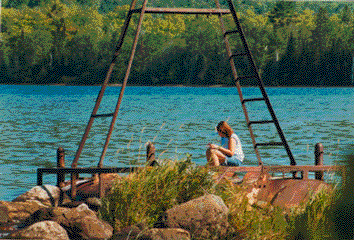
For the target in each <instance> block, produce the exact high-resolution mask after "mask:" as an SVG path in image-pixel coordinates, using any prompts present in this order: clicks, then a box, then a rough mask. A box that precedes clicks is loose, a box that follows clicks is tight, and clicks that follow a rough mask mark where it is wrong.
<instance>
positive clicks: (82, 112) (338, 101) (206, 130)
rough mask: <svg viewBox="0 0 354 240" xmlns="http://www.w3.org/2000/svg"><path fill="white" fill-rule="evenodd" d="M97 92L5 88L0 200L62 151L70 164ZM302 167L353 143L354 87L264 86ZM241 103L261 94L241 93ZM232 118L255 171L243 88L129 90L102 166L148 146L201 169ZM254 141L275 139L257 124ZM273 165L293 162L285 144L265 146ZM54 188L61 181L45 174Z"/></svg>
mask: <svg viewBox="0 0 354 240" xmlns="http://www.w3.org/2000/svg"><path fill="white" fill-rule="evenodd" d="M99 89H100V87H96V86H85V87H82V86H13V85H1V86H0V133H1V142H0V146H1V149H0V163H1V169H0V200H12V199H13V198H14V197H16V196H18V195H19V194H21V193H23V192H25V191H26V190H28V189H30V188H31V187H33V186H35V185H36V170H37V168H38V167H55V166H56V149H57V148H58V147H63V148H64V149H65V150H66V166H70V165H71V162H72V160H73V158H74V154H75V152H76V150H77V146H78V144H79V142H80V140H81V137H82V134H83V132H84V129H85V127H86V124H87V121H88V120H89V116H90V115H91V111H92V108H93V106H94V103H95V100H96V97H97V94H98V91H99ZM119 91H120V88H119V87H109V88H107V91H106V94H105V97H104V101H103V103H102V105H101V108H100V110H99V113H111V112H113V110H114V107H115V104H116V101H117V99H118V95H119ZM267 92H268V94H269V97H270V100H271V103H272V105H273V107H274V110H275V112H276V115H277V117H278V120H279V122H280V125H281V127H282V129H283V131H284V133H285V136H286V138H287V140H288V143H289V145H290V148H291V150H292V152H293V154H294V157H295V160H296V162H297V164H298V165H313V164H314V154H313V151H314V145H315V144H316V143H317V142H321V143H323V145H324V147H325V156H324V161H325V164H328V165H329V164H335V163H336V162H337V161H338V160H340V159H341V156H342V155H343V154H345V152H346V150H348V148H349V147H348V146H349V145H350V144H353V143H354V107H353V103H354V89H353V88H267ZM243 93H244V97H245V98H250V97H260V96H261V95H260V92H259V90H258V88H244V89H243ZM263 104H264V103H262V102H259V103H258V102H254V103H247V105H248V106H249V108H248V110H249V113H250V119H251V120H266V119H270V117H269V114H268V111H267V110H266V107H265V106H264V105H263ZM110 120H111V118H105V119H96V120H95V122H94V125H93V128H92V130H91V134H90V135H89V139H88V140H87V143H86V145H85V148H84V150H83V153H82V155H81V157H80V160H79V166H87V167H88V166H96V165H97V163H98V160H99V156H100V154H101V151H102V146H103V144H104V140H105V136H106V134H107V130H108V126H109V123H110ZM221 120H228V122H229V124H230V125H231V127H232V128H233V129H234V131H235V132H236V133H237V135H238V136H239V137H240V139H241V142H242V144H243V150H244V152H245V155H246V158H245V161H244V164H245V165H253V166H254V165H256V164H257V159H256V157H255V154H254V151H253V147H252V144H251V139H250V137H249V132H248V130H247V127H246V124H245V120H244V115H243V112H242V108H241V103H240V101H239V97H238V94H237V89H236V88H192V87H127V89H126V92H125V95H124V98H123V102H122V106H121V110H120V112H119V115H118V119H117V122H116V128H115V130H114V133H113V135H112V139H111V142H110V146H109V149H108V152H107V155H106V157H105V161H104V165H105V166H117V167H119V166H127V165H131V164H138V163H143V162H144V159H145V146H144V144H145V143H146V142H147V141H149V140H150V141H154V142H155V146H156V149H157V153H156V155H157V156H159V158H160V159H163V158H173V159H183V158H185V157H186V155H187V154H191V155H192V159H193V161H195V162H196V163H197V164H200V165H204V164H205V163H206V160H205V150H206V144H207V143H209V142H213V143H218V135H217V133H216V132H215V131H214V127H215V125H216V124H217V123H218V122H219V121H221ZM254 130H255V131H254V132H255V134H256V136H257V138H256V140H257V142H267V141H278V140H279V138H278V136H277V134H276V130H275V128H274V127H273V126H272V125H262V126H255V127H254ZM260 152H261V156H262V160H263V162H264V163H265V164H266V165H274V164H281V165H288V164H289V159H288V158H287V155H286V152H285V150H284V149H283V148H282V147H273V148H269V149H264V150H261V151H260ZM44 183H45V184H55V183H56V178H55V177H54V175H45V176H44Z"/></svg>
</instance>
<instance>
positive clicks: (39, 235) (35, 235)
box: [6, 221, 69, 240]
mask: <svg viewBox="0 0 354 240" xmlns="http://www.w3.org/2000/svg"><path fill="white" fill-rule="evenodd" d="M6 238H8V239H44V240H69V236H68V234H67V232H66V230H65V229H64V228H63V227H62V226H60V225H59V224H58V223H56V222H53V221H43V222H38V223H35V224H33V225H31V226H28V227H26V228H24V229H21V230H19V231H17V232H14V233H12V234H10V235H8V236H6Z"/></svg>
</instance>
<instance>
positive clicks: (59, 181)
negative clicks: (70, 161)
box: [57, 147, 65, 187]
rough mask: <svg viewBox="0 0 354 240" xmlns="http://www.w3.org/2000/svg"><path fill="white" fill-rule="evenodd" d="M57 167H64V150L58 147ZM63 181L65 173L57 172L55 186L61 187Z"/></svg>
mask: <svg viewBox="0 0 354 240" xmlns="http://www.w3.org/2000/svg"><path fill="white" fill-rule="evenodd" d="M57 168H65V150H64V148H62V147H59V148H58V150H57ZM64 182H65V174H64V173H58V176H57V186H58V187H62V186H63V184H64Z"/></svg>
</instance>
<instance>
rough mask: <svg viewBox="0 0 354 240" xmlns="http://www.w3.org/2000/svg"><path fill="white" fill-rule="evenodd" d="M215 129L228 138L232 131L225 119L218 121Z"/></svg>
mask: <svg viewBox="0 0 354 240" xmlns="http://www.w3.org/2000/svg"><path fill="white" fill-rule="evenodd" d="M216 129H217V130H218V132H221V133H223V134H225V135H226V137H228V138H229V137H231V135H232V134H233V133H234V131H233V130H232V128H231V127H230V125H229V124H227V122H225V121H221V122H219V123H218V125H217V126H216Z"/></svg>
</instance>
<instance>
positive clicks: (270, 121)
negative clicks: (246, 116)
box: [248, 120, 274, 126]
mask: <svg viewBox="0 0 354 240" xmlns="http://www.w3.org/2000/svg"><path fill="white" fill-rule="evenodd" d="M267 123H274V121H273V120H264V121H250V122H249V123H248V126H249V125H251V124H267Z"/></svg>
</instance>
